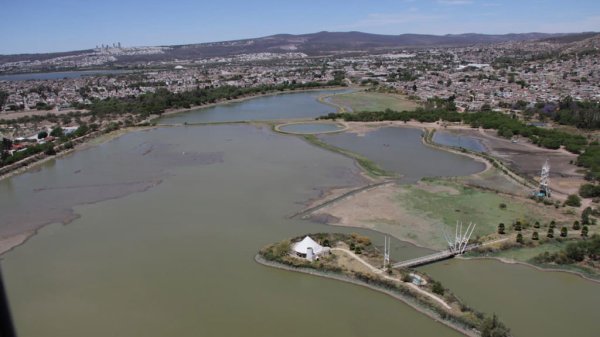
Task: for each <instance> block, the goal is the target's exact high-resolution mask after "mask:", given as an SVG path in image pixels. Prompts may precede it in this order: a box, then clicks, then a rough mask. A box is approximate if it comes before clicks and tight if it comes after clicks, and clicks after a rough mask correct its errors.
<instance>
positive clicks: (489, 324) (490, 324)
mask: <svg viewBox="0 0 600 337" xmlns="http://www.w3.org/2000/svg"><path fill="white" fill-rule="evenodd" d="M480 330H481V337H509V336H510V329H508V328H507V327H506V326H505V325H504V324H502V322H499V321H498V317H497V316H496V314H494V315H493V316H492V317H486V318H485V319H484V320H483V323H481V328H480Z"/></svg>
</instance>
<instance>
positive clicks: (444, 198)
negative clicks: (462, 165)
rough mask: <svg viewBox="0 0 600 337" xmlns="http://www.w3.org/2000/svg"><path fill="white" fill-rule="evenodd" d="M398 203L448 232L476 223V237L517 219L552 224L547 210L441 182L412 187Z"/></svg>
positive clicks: (508, 224)
mask: <svg viewBox="0 0 600 337" xmlns="http://www.w3.org/2000/svg"><path fill="white" fill-rule="evenodd" d="M398 200H399V202H400V203H401V204H403V207H404V208H405V209H408V210H410V211H411V212H413V213H414V214H420V215H421V216H426V217H428V218H430V219H431V220H432V221H435V222H437V223H438V224H444V225H445V226H446V228H447V229H448V230H454V227H455V224H456V222H457V221H462V222H463V224H464V225H468V224H469V222H474V223H476V224H477V227H476V229H475V232H474V236H475V235H480V236H484V235H488V234H491V233H494V232H496V230H497V226H498V224H499V223H501V222H503V223H505V224H506V226H507V227H509V226H510V225H511V224H512V223H513V221H515V220H521V221H527V222H535V221H536V220H537V221H550V219H549V218H548V216H547V215H546V214H545V213H544V212H543V211H544V210H539V209H536V207H531V205H528V204H526V203H524V202H523V201H522V200H520V199H513V198H510V197H507V196H505V195H502V194H497V193H494V192H488V191H484V190H479V189H474V188H468V187H463V186H461V185H459V184H454V183H451V182H446V181H441V180H434V181H428V182H422V183H421V185H420V186H418V185H416V186H408V188H407V192H406V193H402V194H401V195H400V196H398ZM500 204H505V205H506V208H504V209H502V208H500ZM440 235H441V233H440Z"/></svg>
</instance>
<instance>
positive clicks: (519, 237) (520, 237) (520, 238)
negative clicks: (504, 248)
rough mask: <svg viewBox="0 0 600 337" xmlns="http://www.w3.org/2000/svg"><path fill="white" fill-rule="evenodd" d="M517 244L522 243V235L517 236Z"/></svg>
mask: <svg viewBox="0 0 600 337" xmlns="http://www.w3.org/2000/svg"><path fill="white" fill-rule="evenodd" d="M517 243H523V234H521V233H519V234H517Z"/></svg>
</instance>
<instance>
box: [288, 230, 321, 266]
mask: <svg viewBox="0 0 600 337" xmlns="http://www.w3.org/2000/svg"><path fill="white" fill-rule="evenodd" d="M292 250H293V251H294V253H296V255H297V256H299V257H303V258H305V259H307V260H309V261H313V260H318V259H319V257H320V256H322V255H327V254H329V247H323V246H321V245H320V244H318V243H317V242H316V241H315V240H313V239H312V238H311V237H310V236H306V237H305V238H304V239H302V241H300V242H297V243H295V244H294V246H293V247H292Z"/></svg>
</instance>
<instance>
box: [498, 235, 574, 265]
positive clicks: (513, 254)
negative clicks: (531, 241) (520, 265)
mask: <svg viewBox="0 0 600 337" xmlns="http://www.w3.org/2000/svg"><path fill="white" fill-rule="evenodd" d="M541 232H545V230H540V233H541ZM567 243H568V242H567V241H564V242H558V241H551V242H547V243H544V244H542V245H537V246H535V247H523V248H513V249H507V250H502V251H497V252H492V253H487V254H486V256H493V257H501V258H507V259H512V260H515V261H521V262H530V260H531V259H532V258H533V257H535V256H538V255H539V254H541V253H543V252H548V253H555V252H558V251H560V250H561V249H563V248H565V247H566V246H567Z"/></svg>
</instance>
